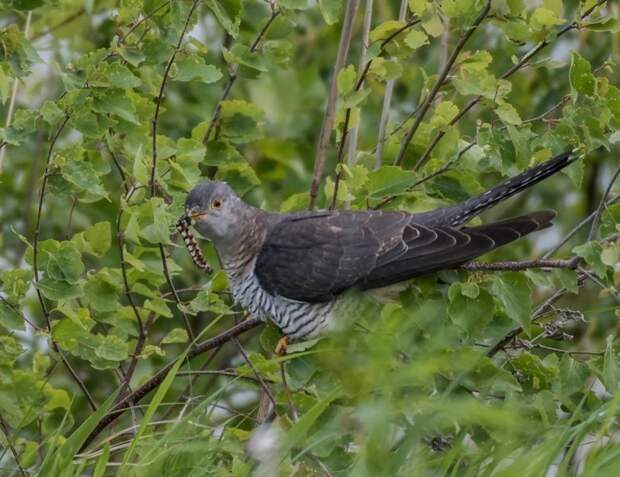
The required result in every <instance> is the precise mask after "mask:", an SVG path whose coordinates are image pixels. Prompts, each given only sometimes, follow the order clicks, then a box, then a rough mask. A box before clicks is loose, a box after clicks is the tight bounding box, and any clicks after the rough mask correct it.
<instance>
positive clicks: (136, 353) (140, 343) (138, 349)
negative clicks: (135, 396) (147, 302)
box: [117, 312, 155, 402]
mask: <svg viewBox="0 0 620 477" xmlns="http://www.w3.org/2000/svg"><path fill="white" fill-rule="evenodd" d="M153 321H155V313H154V312H151V313H149V316H148V317H147V319H146V323H145V324H144V327H142V329H141V330H142V331H141V333H140V334H139V335H138V340H137V342H136V346H135V348H134V350H133V355H132V357H131V361H130V363H129V367H128V368H127V371H126V372H125V379H124V380H123V384H122V386H121V390H120V391H119V394H118V398H117V402H118V401H120V400H121V399H122V398H123V397H124V396H125V393H126V392H131V390H130V388H129V384H130V383H131V378H132V377H133V373H134V372H135V370H136V365H137V364H138V359H139V358H140V355H141V354H142V350H143V349H144V345H145V344H146V338H147V336H148V330H149V328H150V327H151V325H152V324H153Z"/></svg>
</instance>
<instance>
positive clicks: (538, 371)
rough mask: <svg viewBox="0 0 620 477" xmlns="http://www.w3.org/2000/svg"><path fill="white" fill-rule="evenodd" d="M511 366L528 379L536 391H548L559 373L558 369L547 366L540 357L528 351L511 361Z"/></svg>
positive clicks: (528, 382) (530, 385)
mask: <svg viewBox="0 0 620 477" xmlns="http://www.w3.org/2000/svg"><path fill="white" fill-rule="evenodd" d="M510 365H511V366H512V367H513V368H514V369H516V370H519V371H520V372H521V373H522V375H524V376H525V377H527V384H528V385H529V387H530V388H531V389H532V390H534V391H539V390H541V389H548V388H549V386H550V385H551V381H552V379H553V378H554V377H555V376H556V375H557V374H558V372H559V369H558V368H557V367H554V366H547V365H545V364H544V363H543V362H542V361H541V360H540V358H539V357H538V356H536V355H533V354H531V353H529V352H527V351H526V352H524V353H521V354H520V355H519V356H518V357H516V358H514V359H511V360H510Z"/></svg>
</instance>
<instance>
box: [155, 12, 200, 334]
mask: <svg viewBox="0 0 620 477" xmlns="http://www.w3.org/2000/svg"><path fill="white" fill-rule="evenodd" d="M197 6H198V0H194V1H193V2H192V6H191V8H190V10H189V13H188V14H187V17H186V19H185V24H184V25H183V30H181V34H180V35H179V40H178V41H177V45H176V48H175V49H174V51H173V52H172V55H170V58H169V59H168V63H166V67H165V69H164V75H163V77H162V80H161V85H160V87H159V93H158V95H157V98H156V99H155V112H154V114H153V120H152V133H151V134H152V148H153V160H152V164H151V179H150V195H151V197H154V196H155V183H156V179H155V177H156V175H157V123H158V120H159V111H160V108H161V103H162V101H163V96H164V90H165V88H166V83H167V81H168V76H169V74H170V68H172V64H173V63H174V60H175V58H176V55H177V53H178V52H179V51H180V49H181V45H182V44H183V38H184V37H185V33H186V32H187V28H188V26H189V22H190V20H191V18H192V15H193V14H194V11H195V10H196V7H197ZM159 255H160V258H161V263H162V268H163V272H164V276H165V278H166V283H167V284H168V288H170V291H171V292H172V295H173V296H174V299H175V301H176V302H177V305H181V299H180V298H179V295H178V294H177V292H176V289H175V288H174V284H173V283H172V278H171V276H170V271H169V270H168V259H167V257H166V251H165V249H164V245H163V244H161V243H160V244H159ZM179 310H180V311H181V314H182V315H183V320H184V323H185V328H186V330H187V334H188V335H189V338H190V339H191V340H192V341H193V340H194V332H193V331H192V327H191V323H190V321H189V318H188V317H187V314H186V313H185V312H184V311H183V310H182V309H181V307H179Z"/></svg>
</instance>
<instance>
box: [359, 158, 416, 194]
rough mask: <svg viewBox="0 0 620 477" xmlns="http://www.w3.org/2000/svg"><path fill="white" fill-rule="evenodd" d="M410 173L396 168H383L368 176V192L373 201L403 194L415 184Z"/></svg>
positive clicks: (413, 177) (414, 179)
mask: <svg viewBox="0 0 620 477" xmlns="http://www.w3.org/2000/svg"><path fill="white" fill-rule="evenodd" d="M416 180H417V179H416V176H415V174H414V173H413V172H411V171H404V170H402V169H401V168H400V167H396V166H383V167H381V168H380V169H378V170H376V171H372V172H371V173H370V174H369V175H368V192H369V196H370V197H372V198H373V199H380V198H383V197H386V196H390V195H397V194H403V193H405V192H406V191H407V190H408V189H409V188H410V187H411V186H412V185H414V184H415V183H416Z"/></svg>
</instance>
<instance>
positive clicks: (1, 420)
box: [0, 414, 26, 477]
mask: <svg viewBox="0 0 620 477" xmlns="http://www.w3.org/2000/svg"><path fill="white" fill-rule="evenodd" d="M0 428H1V429H2V432H3V433H4V438H5V439H6V442H7V445H8V447H9V449H10V451H11V454H13V459H14V460H15V465H16V466H17V469H18V470H19V473H20V474H21V475H22V477H26V471H25V470H24V468H23V467H22V466H21V464H20V463H19V454H18V453H17V450H16V449H15V446H14V445H13V442H11V433H10V431H9V427H8V426H7V425H6V423H5V422H4V418H3V417H2V414H0Z"/></svg>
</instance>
